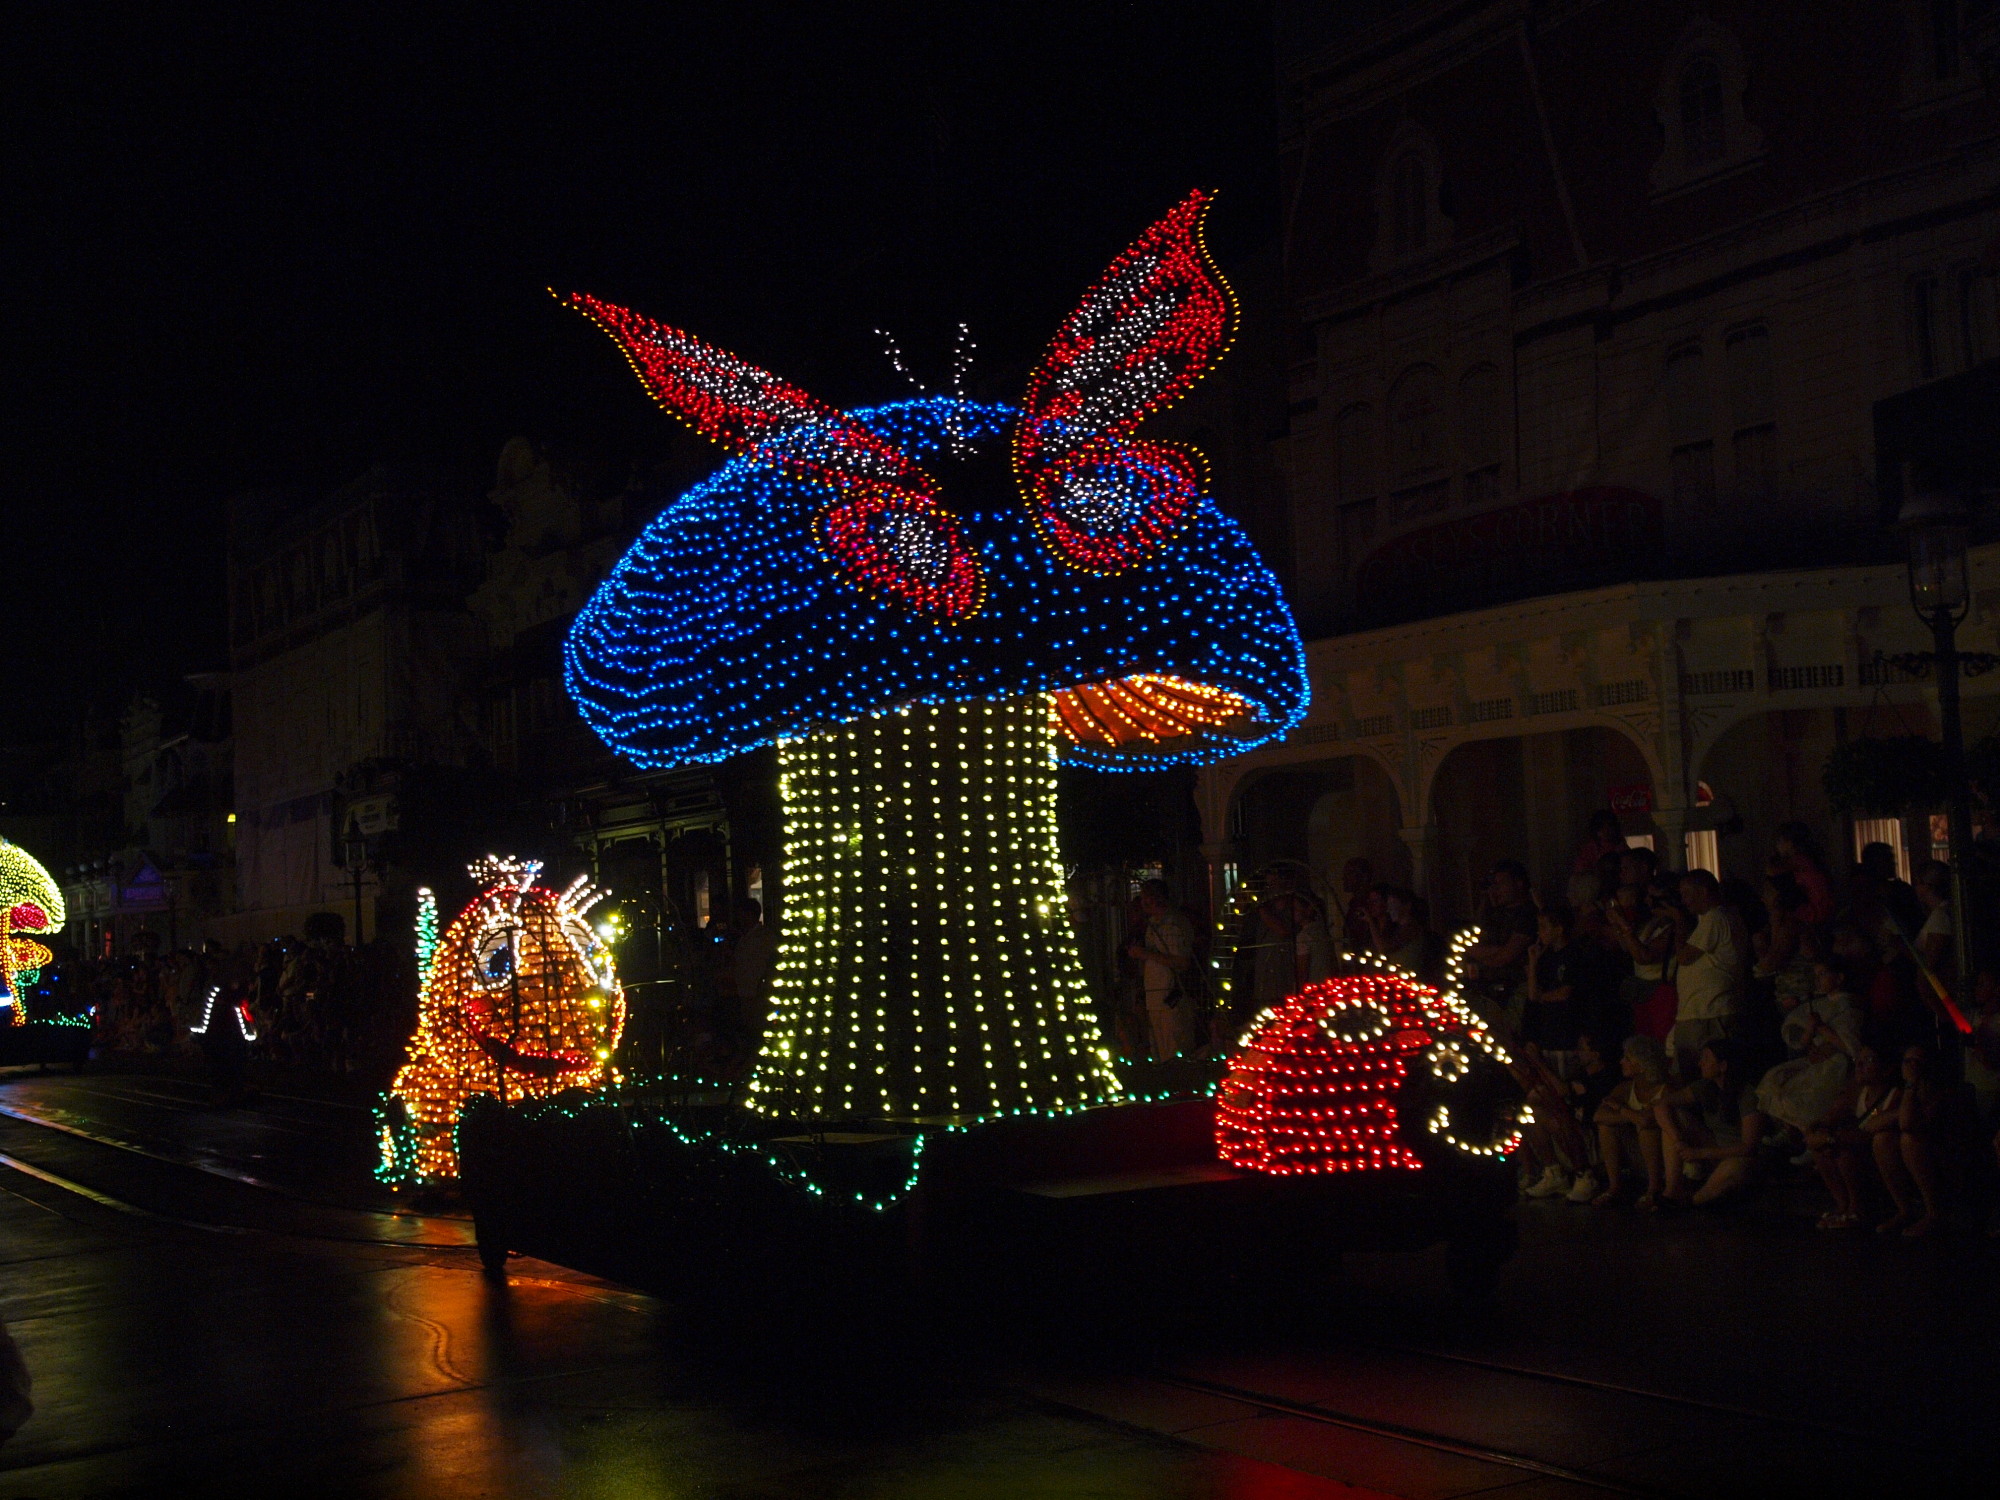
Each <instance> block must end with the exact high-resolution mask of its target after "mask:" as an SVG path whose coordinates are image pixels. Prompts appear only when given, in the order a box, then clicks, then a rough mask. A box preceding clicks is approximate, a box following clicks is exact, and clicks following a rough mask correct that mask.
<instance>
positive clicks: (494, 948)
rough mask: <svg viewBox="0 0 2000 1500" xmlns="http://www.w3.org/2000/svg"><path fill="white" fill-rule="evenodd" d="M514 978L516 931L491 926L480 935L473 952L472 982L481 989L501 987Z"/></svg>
mask: <svg viewBox="0 0 2000 1500" xmlns="http://www.w3.org/2000/svg"><path fill="white" fill-rule="evenodd" d="M513 979H514V931H513V929H512V928H509V927H489V928H488V929H487V930H486V931H485V932H483V933H481V934H480V935H479V945H478V946H477V947H476V948H475V949H473V954H472V982H473V983H474V984H476V985H478V986H479V987H480V988H481V989H499V988H501V987H502V986H504V985H507V984H510V983H512V982H513Z"/></svg>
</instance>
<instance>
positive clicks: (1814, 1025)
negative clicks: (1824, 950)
mask: <svg viewBox="0 0 2000 1500" xmlns="http://www.w3.org/2000/svg"><path fill="white" fill-rule="evenodd" d="M1812 984H1813V990H1814V993H1813V994H1812V996H1811V997H1810V998H1808V999H1805V1000H1796V999H1793V998H1791V997H1790V996H1787V995H1785V994H1783V993H1780V995H1779V997H1778V1003H1779V1004H1780V1005H1782V1006H1784V1007H1785V1019H1784V1026H1783V1028H1782V1029H1783V1034H1784V1038H1785V1048H1786V1050H1787V1051H1788V1052H1789V1053H1790V1054H1791V1056H1790V1057H1789V1058H1788V1059H1787V1060H1786V1061H1784V1062H1781V1063H1779V1064H1778V1065H1777V1066H1776V1067H1775V1068H1772V1069H1771V1070H1770V1071H1769V1072H1768V1073H1766V1074H1765V1075H1764V1079H1763V1082H1761V1083H1759V1084H1758V1085H1757V1107H1758V1109H1759V1110H1760V1111H1762V1112H1763V1113H1764V1114H1767V1115H1769V1116H1770V1117H1771V1118H1772V1119H1774V1120H1778V1121H1780V1122H1782V1123H1783V1124H1786V1125H1789V1126H1791V1127H1792V1128H1793V1129H1795V1130H1808V1129H1811V1128H1812V1127H1814V1126H1817V1125H1822V1124H1825V1123H1826V1122H1827V1121H1828V1120H1829V1119H1830V1118H1831V1117H1832V1115H1833V1113H1834V1111H1836V1110H1837V1109H1839V1108H1840V1107H1841V1105H1842V1104H1843V1103H1845V1101H1846V1099H1847V1097H1848V1092H1849V1086H1850V1081H1851V1079H1852V1076H1853V1059H1854V1053H1855V1052H1856V1050H1857V1049H1859V1047H1860V1046H1861V1022H1862V1015H1861V1005H1860V1002H1859V1001H1857V1000H1856V999H1855V998H1854V995H1853V993H1852V991H1851V985H1850V982H1849V979H1848V974H1847V969H1846V966H1845V965H1844V964H1842V963H1841V962H1840V960H1839V959H1837V958H1821V959H1815V960H1814V961H1813V964H1812ZM1800 1165H1804V1163H1803V1162H1801V1163H1800Z"/></svg>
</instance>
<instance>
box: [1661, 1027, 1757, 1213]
mask: <svg viewBox="0 0 2000 1500" xmlns="http://www.w3.org/2000/svg"><path fill="white" fill-rule="evenodd" d="M1698 1066H1699V1067H1700V1069H1701V1077H1700V1079H1699V1080H1698V1081H1696V1082H1695V1083H1693V1084H1691V1085H1690V1086H1688V1087H1687V1088H1683V1089H1676V1090H1674V1091H1673V1092H1671V1093H1669V1094H1668V1095H1667V1096H1666V1097H1665V1098H1663V1099H1662V1100H1660V1102H1659V1103H1658V1104H1656V1105H1655V1106H1654V1107H1653V1115H1654V1118H1655V1119H1657V1120H1658V1121H1659V1124H1660V1147H1661V1154H1662V1156H1663V1157H1664V1159H1665V1162H1664V1164H1665V1169H1666V1176H1667V1186H1666V1191H1665V1193H1664V1194H1663V1195H1662V1199H1661V1201H1662V1202H1663V1203H1668V1204H1673V1205H1675V1206H1676V1207H1678V1206H1681V1205H1684V1204H1687V1203H1689V1202H1692V1203H1694V1204H1695V1205H1696V1206H1697V1207H1703V1208H1705V1207H1707V1206H1708V1205H1709V1204H1711V1203H1717V1202H1720V1201H1721V1200H1722V1199H1724V1198H1726V1197H1728V1196H1729V1195H1730V1194H1732V1193H1734V1192H1736V1191H1738V1190H1739V1189H1741V1188H1742V1187H1744V1186H1745V1185H1747V1184H1748V1183H1749V1181H1750V1178H1751V1175H1752V1173H1753V1171H1754V1169H1755V1167H1756V1165H1757V1148H1758V1145H1759V1144H1760V1143H1761V1142H1762V1141H1763V1139H1764V1132H1765V1130H1766V1129H1768V1128H1769V1127H1768V1125H1767V1124H1766V1121H1765V1119H1764V1115H1763V1113H1762V1112H1761V1111H1760V1110H1759V1109H1758V1108H1757V1087H1756V1085H1755V1084H1754V1083H1751V1082H1750V1081H1748V1080H1747V1079H1744V1078H1743V1077H1742V1076H1741V1074H1742V1071H1743V1069H1742V1063H1741V1061H1740V1060H1739V1055H1738V1051H1737V1048H1736V1046H1735V1044H1734V1043H1732V1042H1730V1041H1728V1040H1726V1039H1718V1040H1715V1041H1710V1042H1705V1043H1703V1045H1702V1049H1701V1056H1700V1059H1699V1062H1698ZM1704 1166H1707V1172H1706V1174H1705V1178H1704V1180H1703V1181H1702V1184H1701V1186H1700V1187H1699V1188H1696V1189H1695V1190H1694V1191H1693V1193H1692V1195H1690V1193H1689V1190H1688V1183H1689V1181H1690V1179H1691V1178H1696V1177H1704V1174H1703V1171H1702V1168H1703V1167H1704ZM1690 1167H1692V1168H1693V1169H1694V1170H1693V1171H1692V1172H1690V1171H1689V1170H1688V1169H1689V1168H1690Z"/></svg>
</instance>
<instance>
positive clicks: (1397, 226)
mask: <svg viewBox="0 0 2000 1500" xmlns="http://www.w3.org/2000/svg"><path fill="white" fill-rule="evenodd" d="M1390 184H1391V188H1390V201H1391V205H1392V209H1393V212H1394V220H1393V226H1392V229H1391V234H1392V240H1393V244H1394V248H1395V253H1396V256H1397V258H1398V259H1401V258H1402V257H1404V256H1409V255H1417V254H1420V253H1421V252H1422V251H1423V249H1424V248H1425V246H1427V245H1428V244H1429V243H1430V229H1431V225H1430V216H1431V201H1430V199H1431V183H1430V173H1429V171H1428V170H1427V169H1426V168H1425V166H1424V159H1423V157H1421V156H1420V155H1418V154H1417V153H1416V152H1414V151H1406V152H1404V153H1403V154H1402V155H1401V156H1399V157H1397V158H1396V165H1395V168H1394V170H1393V171H1392V172H1391V174H1390Z"/></svg>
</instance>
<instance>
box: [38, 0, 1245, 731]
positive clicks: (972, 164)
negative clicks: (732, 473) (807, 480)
mask: <svg viewBox="0 0 2000 1500" xmlns="http://www.w3.org/2000/svg"><path fill="white" fill-rule="evenodd" d="M543 9H544V14H543V15H542V16H540V17H530V18H523V17H521V16H519V15H517V14H512V13H511V12H510V11H508V10H507V9H506V8H501V7H491V6H471V5H441V4H429V5H415V6H407V5H406V6H398V7H393V8H382V9H379V10H377V9H373V8H370V7H365V6H361V5H342V6H303V5H286V6H277V7H255V6H251V7H172V6H166V5H156V6H147V7H133V8H119V7H113V6H64V7H54V6H45V7H41V8H40V14H39V15H38V16H36V17H33V18H31V19H29V20H27V21H26V22H25V24H23V23H22V22H21V21H20V19H19V18H17V23H16V24H17V25H22V28H23V29H22V31H21V32H20V33H17V35H16V36H15V37H14V39H13V52H14V57H13V69H12V71H13V73H14V76H15V82H14V84H13V86H12V89H11V90H10V92H11V94H12V98H11V102H10V106H9V113H10V114H11V116H12V118H10V119H8V120H7V122H6V126H5V133H4V138H0V153H4V160H5V163H6V180H7V189H8V196H9V198H10V200H11V202H10V203H9V205H8V212H7V220H8V230H7V233H8V236H9V239H10V240H11V242H12V243H11V246H10V249H9V252H8V254H9V261H10V263H11V265H12V266H13V270H14V274H13V276H12V278H11V291H12V295H11V296H9V297H8V298H7V299H6V304H5V313H4V317H5V328H6V339H7V349H8V365H9V367H10V374H11V375H12V376H13V379H12V380H11V381H10V385H11V386H12V387H13V396H12V399H10V400H9V401H8V402H7V403H6V405H7V409H8V442H7V453H6V455H5V459H4V462H0V482H4V484H5V486H6V491H5V493H6V507H7V509H6V514H7V517H8V522H9V524H8V536H7V545H8V549H9V559H8V560H9V564H10V567H9V575H10V595H11V598H10V605H11V609H10V614H11V616H12V618H13V619H14V620H15V622H16V626H17V632H18V630H19V629H20V627H21V624H22V622H23V621H24V620H25V619H27V618H31V617H33V615H34V614H36V613H39V615H40V616H42V617H44V618H46V620H47V627H46V633H42V634H40V635H39V639H40V641H41V642H44V643H46V645H45V654H44V655H43V656H41V657H40V658H39V659H38V660H36V661H33V662H30V663H26V664H25V665H24V666H23V667H21V668H19V669H17V675H18V674H19V671H25V672H26V674H27V675H26V679H25V681H26V684H27V685H28V686H30V687H31V688H32V690H33V692H34V693H35V696H36V698H37V700H38V703H39V705H40V706H39V708H38V713H37V715H36V716H35V721H34V724H33V725H29V726H28V727H27V728H26V730H24V729H22V728H21V727H18V726H17V727H16V728H15V729H14V731H13V732H14V734H15V735H16V737H18V736H19V735H20V734H21V733H23V732H29V733H32V732H35V729H36V727H37V726H48V727H53V726H54V725H56V724H57V723H59V722H61V721H64V720H68V719H70V718H71V717H72V716H73V715H74V713H75V712H76V710H77V709H78V708H79V707H80V706H81V705H82V704H83V703H84V702H86V701H88V700H92V699H97V700H105V699H109V700H111V701H114V702H115V701H116V700H117V699H118V697H119V696H121V695H122V694H124V693H126V692H129V691H130V689H131V688H132V687H134V686H141V685H153V684H157V683H160V682H162V681H168V680H172V679H173V678H176V677H177V676H178V675H179V674H181V673H184V672H188V671H195V670H200V669H204V668H213V667H219V666H222V665H225V660H224V648H223V632H222V626H223V619H224V602H223V597H222V585H223V579H224V576H225V575H224V555H223V537H224V517H225V513H226V508H227V505H228V502H229V499H230V497H231V496H232V495H236V494H240V493H242V492H244V491H246V490H250V489H262V488H264V487H269V486H280V487H291V488H294V489H299V490H302V491H305V492H322V491H324V490H325V489H327V488H329V487H331V486H334V485H337V484H340V483H342V482H344V481H346V480H348V479H351V478H353V477H355V476H356V475H357V474H359V473H360V472H361V471H362V470H363V469H365V468H366V467H367V466H368V465H369V464H371V463H373V462H375V461H377V460H388V461H393V462H402V463H414V464H421V465H425V466H434V467H436V468H438V469H440V470H441V472H443V473H444V474H445V475H447V476H448V482H449V483H452V484H454V485H458V486H461V487H462V488H463V489H464V490H465V491H466V492H467V493H477V492H482V491H483V490H484V489H485V488H486V487H487V486H489V485H490V484H491V475H492V465H493V461H494V458H495V457H496V455H497V454H498V451H499V447H500V445H501V443H502V442H503V441H504V440H505V439H507V438H508V437H510V436H512V435H515V434H517V433H520V434H525V435H527V436H530V437H532V438H535V439H537V440H542V441H554V442H557V443H560V444H564V445H566V446H568V447H570V448H572V449H580V450H584V451H588V452H590V453H593V454H596V455H598V456H600V457H602V458H605V459H608V460H610V461H611V462H612V463H614V464H624V463H629V462H632V461H640V462H646V461H650V460H652V459H656V458H658V457H660V456H662V455H663V454H664V453H665V451H666V450H667V449H668V448H669V447H670V446H671V445H672V444H673V443H674V442H675V441H676V440H677V439H676V438H675V436H674V435H673V432H672V431H671V428H672V424H671V423H670V421H669V419H667V418H666V417H665V416H664V415H662V414H660V413H658V412H657V411H656V409H654V408H653V407H652V406H651V405H650V404H649V403H648V402H647V400H646V398H645V397H644V395H643V393H642V392H641V391H640V389H639V388H638V385H637V383H636V382H635V381H633V380H632V379H631V377H630V375H629V373H628V372H627V370H626V368H625V366H624V363H623V361H622V360H620V359H619V358H618V357H617V355H616V354H615V352H614V351H613V350H612V349H611V347H610V346H609V345H608V344H607V343H606V341H605V340H604V338H603V336H602V335H601V334H599V333H597V332H596V331H595V330H594V329H592V328H590V327H589V326H588V325H587V324H586V323H585V322H584V321H583V320H582V319H580V318H578V317H576V316H575V315H574V314H571V313H566V312H564V311H562V310H561V309H559V308H557V307H556V306H555V304H554V303H553V302H552V301H550V300H549V298H548V297H547V296H546V295H545V294H544V291H543V288H544V287H545V286H549V285H555V286H558V287H571V286H574V287H578V288H584V289H589V290H592V291H595V292H597V293H599V294H600V295H603V296H606V297H609V298H612V299H613V300H617V301H621V302H626V303H629V304H631V305H634V306H636V307H638V308H640V309H642V310H644V311H646V312H648V313H650V314H652V315H653V316H655V317H658V318H661V319H662V320H665V321H668V322H673V323H678V324H681V325H684V326H686V327H689V328H691V329H692V330H694V331H696V332H698V333H699V334H701V335H702V336H703V337H705V338H708V339H710V340H713V341H714V342H717V343H720V344H722V345H723V346H725V347H727V348H729V349H732V350H734V351H736V352H738V353H740V354H742V355H744V356H746V357H747V358H750V359H752V360H755V361H757V362H759V363H761V364H764V365H766V366H768V367H770V368H772V369H774V370H776V371H778V372H780V373H782V374H784V375H785V376H787V377H788V378H791V379H793V380H796V381H798V382H799V383H801V384H804V385H807V386H808V387H810V388H811V389H813V390H814V391H815V392H816V393H818V394H820V395H822V396H824V397H826V398H828V399H830V400H833V401H835V402H839V403H853V402H862V401H868V400H879V399H886V398H890V397H893V396H896V395H898V394H901V393H904V392H906V391H907V389H908V388H907V386H905V385H904V384H903V383H902V382H901V381H900V380H899V379H898V377H897V376H896V375H895V374H894V372H893V371H892V370H891V369H890V367H889V365H888V363H887V361H886V360H885V359H884V358H883V356H882V354H881V352H880V341H879V340H878V339H877V338H876V337H875V335H874V334H873V332H872V331H871V330H873V329H874V328H876V327H878V326H879V327H883V328H887V329H889V330H891V331H892V332H894V333H895V334H897V335H898V336H899V338H900V340H901V341H902V343H903V345H904V348H905V349H906V351H907V352H908V355H909V357H910V358H911V360H912V362H913V363H914V365H915V366H916V368H917V370H918V372H919V373H920V374H923V375H926V376H930V377H939V378H941V376H942V374H943V372H944V370H945V368H946V367H947V365H948V360H949V346H950V340H951V336H952V329H953V326H954V324H955V323H956V322H957V321H958V320H959V319H964V320H965V321H966V322H968V323H969V324H970V325H971V327H972V331H973V335H974V337H975V338H976V339H977V340H978V341H979V345H980V356H979V362H978V365H977V367H976V370H975V376H974V380H975V384H981V385H984V386H985V387H986V388H988V389H989V390H990V391H991V392H992V393H994V394H1009V395H1010V394H1012V391H1013V390H1014V389H1016V388H1017V385H1018V378H1019V375H1020V373H1021V372H1022V371H1024V370H1025V368H1026V366H1027V364H1028V363H1029V361H1031V360H1032V359H1033V357H1034V356H1035V354H1036V353H1037V352H1039V349H1040V346H1041V345H1042V344H1043V343H1044V342H1045V341H1046V339H1047V338H1048V336H1049V335H1050V334H1051V333H1052V332H1053V331H1054V329H1055V327H1056V326H1057V324H1058V323H1059V322H1060V321H1061V319H1062V317H1063V316H1064V314H1065V313H1066V312H1067V311H1068V310H1069V308H1070V307H1071V306H1072V305H1073V304H1074V302H1075V300H1076V299H1077V297H1078V295H1079V294H1080V293H1081V292H1082V290H1083V289H1084V287H1085V286H1086V285H1087V284H1088V283H1089V282H1090V281H1091V280H1092V279H1093V278H1094V276H1095V275H1096V274H1097V272H1098V271H1100V270H1101V269H1102V267H1103V266H1104V264H1105V263H1106V262H1107V261H1108V260H1109V259H1110V258H1111V256H1113V255H1114V254H1116V253H1117V251H1118V250H1119V249H1121V248H1122V247H1123V246H1124V245H1125V244H1126V243H1127V242H1128V241H1129V240H1130V239H1132V238H1133V237H1135V236H1136V235H1137V234H1138V232H1139V231H1140V230H1141V229H1143V228H1144V227H1145V225H1146V224H1147V223H1148V222H1150V220H1151V219H1153V218H1154V217H1156V216H1157V215H1158V214H1159V213H1161V212H1162V211H1164V210H1165V209H1166V208H1167V207H1168V206H1169V205H1171V204H1172V203H1173V202H1174V201H1175V200H1176V199H1177V198H1178V197H1180V195H1181V194H1183V193H1184V192H1185V191H1186V190H1187V189H1188V188H1190V187H1193V186H1196V185H1207V186H1212V187H1216V188H1219V189H1221V190H1222V193H1223V197H1222V199H1221V201H1220V203H1219V204H1218V205H1217V207H1216V209H1215V210H1214V212H1213V213H1212V214H1211V217H1210V230H1211V242H1212V243H1213V245H1214V246H1215V249H1216V251H1217V253H1218V255H1219V256H1220V257H1221V259H1222V260H1223V262H1224V264H1225V265H1227V264H1228V263H1229V262H1230V260H1231V259H1232V257H1236V256H1240V255H1242V254H1244V253H1246V252H1247V251H1249V250H1252V249H1255V248H1257V247H1259V246H1261V245H1264V244H1266V243H1268V242H1269V240H1270V239H1271V238H1272V237H1273V229H1274V225H1275V219H1276V210H1275V198H1276V191H1275V187H1274V181H1275V176H1276V161H1275V154H1274V150H1273V141H1274V135H1273V131H1274V126H1273V114H1274V111H1273V98H1272V95H1273V83H1272V71H1271V67H1272V65H1271V58H1270V43H1269V37H1268V33H1267V25H1268V22H1267V18H1266V16H1265V8H1264V7H1263V6H1261V5H1256V4H1245V3H1242V0H1197V3H1187V0H1178V3H1174V4H1169V5H1156V4H1146V3H1129V4H1113V3H1103V0H1099V3H1077V0H1069V3H1059V4H1047V5H1040V4H1036V5H1027V4H992V3H985V4H976V3H934V4H929V5H923V6H920V7H913V8H909V9H907V10H906V9H904V8H902V7H892V6H883V5H860V6H824V7H807V6H802V5H797V4H793V5H787V6H759V5H750V4H737V5H703V6H687V5H673V4H666V5H658V4H656V5H649V6H643V7H641V6H633V7H631V8H630V12H631V16H630V18H626V17H623V16H620V15H618V13H616V12H614V11H612V10H611V9H610V8H594V7H574V6H562V7H554V6H551V7H545V8H543ZM683 441H684V439H683ZM17 638H18V635H17ZM17 660H18V655H17Z"/></svg>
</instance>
